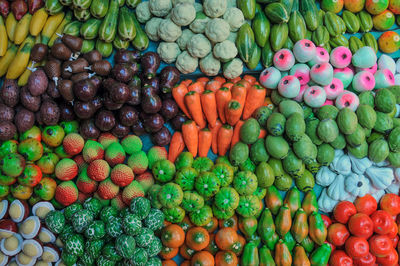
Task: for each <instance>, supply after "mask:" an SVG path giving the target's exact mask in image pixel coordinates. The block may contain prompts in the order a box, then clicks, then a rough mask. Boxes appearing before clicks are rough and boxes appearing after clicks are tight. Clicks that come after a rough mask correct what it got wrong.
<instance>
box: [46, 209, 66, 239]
mask: <svg viewBox="0 0 400 266" xmlns="http://www.w3.org/2000/svg"><path fill="white" fill-rule="evenodd" d="M45 222H46V226H47V228H49V230H50V231H51V232H53V233H55V234H59V233H61V232H62V230H63V228H64V225H65V217H64V214H63V213H62V212H60V211H50V212H49V213H48V214H47V216H46V218H45Z"/></svg>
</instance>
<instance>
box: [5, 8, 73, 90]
mask: <svg viewBox="0 0 400 266" xmlns="http://www.w3.org/2000/svg"><path fill="white" fill-rule="evenodd" d="M71 20H72V13H71V12H68V13H67V14H65V13H64V12H57V13H50V12H48V10H47V7H46V6H45V7H44V8H41V9H39V10H37V11H36V12H35V13H34V14H33V15H31V14H29V13H26V14H25V15H24V16H23V17H22V18H21V19H20V20H19V21H17V20H16V18H15V17H14V15H13V13H12V12H10V13H9V14H8V16H7V18H6V19H5V20H3V18H2V17H0V77H3V76H4V75H5V77H6V78H7V79H18V85H20V86H23V85H25V84H26V83H27V82H28V78H29V76H30V74H31V69H33V68H34V67H36V66H39V65H41V64H43V62H33V61H32V60H31V59H30V58H31V51H32V48H33V46H34V45H35V44H36V43H42V44H45V45H48V46H52V45H53V43H54V41H55V40H56V38H57V37H58V34H62V33H63V30H64V27H65V25H67V24H68V23H69V22H71Z"/></svg>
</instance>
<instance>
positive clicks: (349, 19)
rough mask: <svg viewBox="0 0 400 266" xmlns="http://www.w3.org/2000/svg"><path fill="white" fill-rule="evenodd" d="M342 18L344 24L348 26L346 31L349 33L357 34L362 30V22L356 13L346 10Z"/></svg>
mask: <svg viewBox="0 0 400 266" xmlns="http://www.w3.org/2000/svg"><path fill="white" fill-rule="evenodd" d="M342 18H343V21H344V24H346V31H347V32H348V33H356V32H358V31H359V30H360V20H359V18H358V17H357V16H356V15H355V14H354V13H352V12H350V11H348V10H345V11H343V14H342Z"/></svg>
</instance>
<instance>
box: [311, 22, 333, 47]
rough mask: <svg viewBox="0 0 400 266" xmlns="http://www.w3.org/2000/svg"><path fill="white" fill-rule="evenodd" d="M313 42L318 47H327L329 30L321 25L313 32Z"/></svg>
mask: <svg viewBox="0 0 400 266" xmlns="http://www.w3.org/2000/svg"><path fill="white" fill-rule="evenodd" d="M311 40H312V41H313V42H314V43H315V45H317V46H325V45H326V44H327V43H329V32H328V30H327V28H326V27H325V26H323V25H319V26H318V28H317V29H316V30H315V31H313V33H312V37H311Z"/></svg>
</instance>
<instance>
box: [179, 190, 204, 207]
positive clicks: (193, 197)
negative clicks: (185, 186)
mask: <svg viewBox="0 0 400 266" xmlns="http://www.w3.org/2000/svg"><path fill="white" fill-rule="evenodd" d="M181 206H182V208H183V209H184V210H185V211H187V212H192V211H195V210H198V209H200V208H202V207H203V206H204V199H203V197H202V196H200V195H199V194H198V193H197V192H195V191H185V192H183V200H182V204H181Z"/></svg>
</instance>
